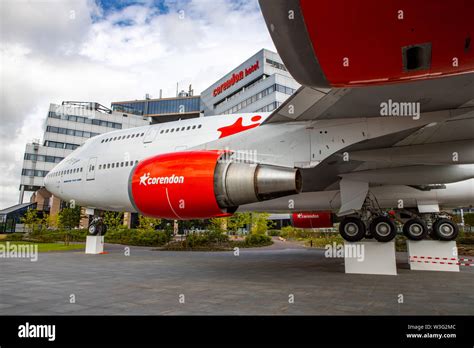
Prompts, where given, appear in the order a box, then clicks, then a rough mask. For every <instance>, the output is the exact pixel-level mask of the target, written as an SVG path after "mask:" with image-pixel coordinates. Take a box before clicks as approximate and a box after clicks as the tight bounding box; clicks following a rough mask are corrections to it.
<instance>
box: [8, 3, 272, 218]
mask: <svg viewBox="0 0 474 348" xmlns="http://www.w3.org/2000/svg"><path fill="white" fill-rule="evenodd" d="M0 22H1V23H0V59H1V61H0V91H1V93H0V98H1V99H0V120H1V123H0V156H1V157H0V178H1V181H0V209H3V208H6V207H9V206H11V205H14V204H17V203H18V197H19V185H20V176H21V168H22V164H23V155H24V150H25V145H26V143H28V142H31V141H32V140H33V139H41V138H42V136H43V132H44V122H45V119H46V115H47V112H48V109H49V104H50V103H56V104H60V103H61V102H62V101H63V100H78V101H96V102H99V103H101V104H103V105H105V106H108V107H110V103H111V102H112V101H119V100H130V99H143V98H144V96H145V94H147V93H148V94H150V95H151V96H152V97H158V96H159V91H160V89H162V90H163V97H173V96H174V95H175V94H176V83H179V86H180V90H181V89H185V90H187V89H188V86H189V84H192V86H193V89H194V91H195V93H200V92H201V91H202V90H204V89H205V88H207V87H208V86H209V85H210V84H212V83H213V82H215V81H216V80H218V79H219V78H221V77H222V76H224V75H225V74H226V73H228V72H229V71H230V70H232V69H233V68H235V67H236V66H237V65H239V64H240V63H242V62H243V61H244V60H246V59H247V58H249V57H250V56H251V55H253V54H254V53H256V52H257V51H258V50H260V49H262V48H267V49H270V50H273V51H275V47H274V45H273V42H272V40H271V38H270V35H269V33H268V31H267V28H266V26H265V22H264V20H263V16H262V14H261V12H260V8H259V6H258V3H257V0H234V1H231V0H187V1H181V0H170V1H167V0H155V1H153V0H142V1H132V0H120V1H111V0H97V1H94V0H30V1H28V0H1V1H0ZM30 194H31V193H27V194H25V199H24V201H28V200H29V197H30Z"/></svg>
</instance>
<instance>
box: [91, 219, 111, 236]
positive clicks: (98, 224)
mask: <svg viewBox="0 0 474 348" xmlns="http://www.w3.org/2000/svg"><path fill="white" fill-rule="evenodd" d="M88 231H89V234H90V235H91V236H104V235H105V234H106V233H107V226H106V225H104V224H103V223H102V221H93V222H91V224H90V225H89V228H88Z"/></svg>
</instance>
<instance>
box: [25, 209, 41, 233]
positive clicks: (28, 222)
mask: <svg viewBox="0 0 474 348" xmlns="http://www.w3.org/2000/svg"><path fill="white" fill-rule="evenodd" d="M21 222H23V223H24V224H25V227H26V230H27V232H29V233H34V232H37V231H38V230H39V229H40V227H41V225H42V222H43V221H42V219H41V218H40V217H38V210H36V209H28V210H27V212H26V213H25V216H24V217H22V218H21Z"/></svg>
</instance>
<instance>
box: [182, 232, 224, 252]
mask: <svg viewBox="0 0 474 348" xmlns="http://www.w3.org/2000/svg"><path fill="white" fill-rule="evenodd" d="M228 242H229V237H228V236H227V235H226V234H223V233H222V232H220V231H218V230H211V231H208V232H205V233H192V234H189V235H188V236H187V237H186V241H185V244H186V245H187V246H189V247H191V248H193V247H196V246H204V245H209V244H223V243H228Z"/></svg>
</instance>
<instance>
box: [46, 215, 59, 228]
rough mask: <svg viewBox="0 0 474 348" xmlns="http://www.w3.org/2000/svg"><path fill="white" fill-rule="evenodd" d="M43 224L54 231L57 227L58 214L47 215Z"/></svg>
mask: <svg viewBox="0 0 474 348" xmlns="http://www.w3.org/2000/svg"><path fill="white" fill-rule="evenodd" d="M44 222H45V224H46V226H48V228H53V229H56V228H58V226H59V216H58V214H49V215H48V216H46V217H45V218H44Z"/></svg>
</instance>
